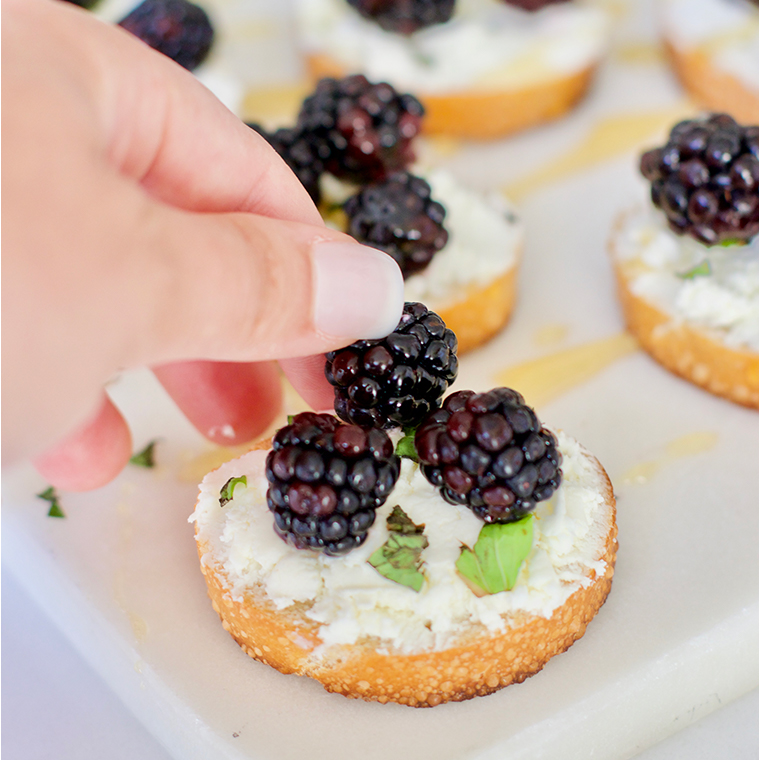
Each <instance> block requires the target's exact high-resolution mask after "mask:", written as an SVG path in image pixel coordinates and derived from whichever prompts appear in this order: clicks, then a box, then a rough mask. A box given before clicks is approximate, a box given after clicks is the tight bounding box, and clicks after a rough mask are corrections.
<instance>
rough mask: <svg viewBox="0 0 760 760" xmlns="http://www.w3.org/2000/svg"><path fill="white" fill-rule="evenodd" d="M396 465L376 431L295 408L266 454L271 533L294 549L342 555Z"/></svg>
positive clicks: (394, 476) (369, 518) (362, 531)
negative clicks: (290, 419) (272, 526)
mask: <svg viewBox="0 0 760 760" xmlns="http://www.w3.org/2000/svg"><path fill="white" fill-rule="evenodd" d="M399 471H400V460H399V458H398V457H397V456H396V455H395V454H394V453H393V444H392V442H391V439H390V438H389V437H388V435H387V434H386V433H384V432H383V431H382V430H369V431H367V430H363V429H362V428H360V427H357V426H356V425H345V424H343V423H342V422H340V421H339V420H338V419H337V418H335V417H333V415H331V414H314V413H312V412H303V413H302V414H298V415H296V417H295V418H294V419H293V422H292V423H291V424H289V425H286V426H285V427H284V428H281V429H280V430H278V431H277V433H276V434H275V436H274V441H273V444H272V451H270V452H269V454H268V455H267V460H266V477H267V480H268V481H269V484H270V485H269V490H268V491H267V504H268V506H269V509H270V510H271V511H272V513H273V514H274V529H275V532H276V533H277V535H278V536H280V538H282V539H283V541H286V542H287V543H289V544H291V545H292V546H294V547H295V548H296V549H312V550H314V551H320V552H323V553H324V554H327V555H329V556H337V555H339V554H345V553H346V552H349V551H351V549H354V548H356V547H357V546H360V545H361V544H362V543H364V540H365V539H366V538H367V531H368V530H369V529H370V527H371V525H372V524H373V523H374V522H375V510H376V509H377V508H378V507H380V506H382V505H383V504H384V503H385V500H386V499H387V498H388V495H389V494H390V492H391V491H392V490H393V487H394V485H395V484H396V481H397V480H398V476H399Z"/></svg>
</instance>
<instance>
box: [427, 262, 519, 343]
mask: <svg viewBox="0 0 760 760" xmlns="http://www.w3.org/2000/svg"><path fill="white" fill-rule="evenodd" d="M517 269H518V264H517V262H515V264H514V266H512V267H510V268H509V269H508V270H507V271H506V272H504V274H502V275H499V276H498V277H496V278H495V279H494V280H492V281H491V282H490V283H488V284H487V285H485V286H480V287H478V286H476V287H471V288H469V290H468V291H467V293H466V295H465V296H464V298H462V300H459V301H456V302H454V303H452V304H451V305H447V306H444V307H442V308H439V309H438V312H437V313H438V316H440V318H441V319H442V320H443V321H444V322H445V323H446V327H448V328H450V329H451V330H453V331H454V333H455V334H456V336H457V340H458V342H459V345H458V348H457V351H458V353H459V354H460V355H461V354H463V353H465V352H466V351H471V350H472V349H474V348H477V347H478V346H481V345H483V344H484V343H486V342H487V341H489V340H490V339H491V338H493V337H494V336H495V335H496V334H497V333H498V332H500V331H501V330H502V328H503V327H504V326H505V325H506V324H507V322H509V318H510V317H511V316H512V312H513V311H514V307H515V301H516V299H517Z"/></svg>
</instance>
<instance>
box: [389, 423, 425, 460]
mask: <svg viewBox="0 0 760 760" xmlns="http://www.w3.org/2000/svg"><path fill="white" fill-rule="evenodd" d="M415 432H416V431H415V430H411V431H408V432H405V433H404V437H403V438H401V439H399V442H398V443H397V444H396V452H395V453H396V456H397V457H405V458H406V459H411V460H412V461H413V462H419V458H418V456H417V449H416V448H415V446H414V434H415Z"/></svg>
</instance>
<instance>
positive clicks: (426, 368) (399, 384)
mask: <svg viewBox="0 0 760 760" xmlns="http://www.w3.org/2000/svg"><path fill="white" fill-rule="evenodd" d="M456 350H457V339H456V336H455V335H454V333H453V332H452V331H451V330H449V329H448V328H447V327H446V325H445V324H444V323H443V320H442V319H441V318H440V317H439V316H438V315H437V314H435V313H434V312H432V311H428V309H427V308H425V306H423V305H422V304H421V303H407V304H405V305H404V313H403V314H402V316H401V320H400V321H399V324H398V327H397V328H396V329H395V330H394V331H393V332H392V333H391V334H390V335H389V336H388V337H386V338H383V339H382V340H360V341H357V342H356V343H353V344H352V345H350V346H348V347H347V348H343V349H340V350H339V351H331V352H330V353H328V354H327V361H326V363H325V376H326V377H327V379H328V381H329V382H330V384H331V385H333V386H334V387H335V412H336V414H337V415H338V416H339V417H340V418H341V419H343V420H346V421H347V422H351V423H353V424H355V425H361V426H362V427H377V428H388V427H393V426H400V427H412V426H414V425H416V424H417V423H419V422H420V421H421V420H422V419H424V418H425V417H426V416H427V415H428V414H429V413H430V412H431V411H433V410H434V409H437V408H438V407H439V406H440V404H441V398H442V397H443V394H444V393H445V392H446V391H447V390H448V387H449V386H450V385H451V384H452V383H453V382H454V380H455V379H456V376H457V372H458V370H459V361H458V359H457V354H456Z"/></svg>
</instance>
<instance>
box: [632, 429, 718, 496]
mask: <svg viewBox="0 0 760 760" xmlns="http://www.w3.org/2000/svg"><path fill="white" fill-rule="evenodd" d="M717 442H718V434H717V433H715V432H712V431H700V432H696V433H688V434H686V435H682V436H680V437H679V438H675V439H674V440H672V441H670V442H669V443H668V444H666V446H665V451H664V453H663V455H662V456H661V457H660V458H659V459H652V460H648V461H646V462H640V463H639V464H637V465H634V466H633V467H631V469H630V470H628V471H627V472H626V473H625V474H624V475H623V476H622V478H621V479H620V482H621V483H622V484H623V485H638V484H642V483H648V482H649V480H651V479H652V478H653V477H654V476H655V475H656V474H657V473H658V472H659V471H660V470H662V469H663V468H664V467H665V466H666V465H668V464H671V463H672V462H674V461H676V460H678V459H683V458H685V457H690V456H695V455H696V454H702V453H703V452H705V451H710V449H712V448H714V447H715V445H716V444H717Z"/></svg>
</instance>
